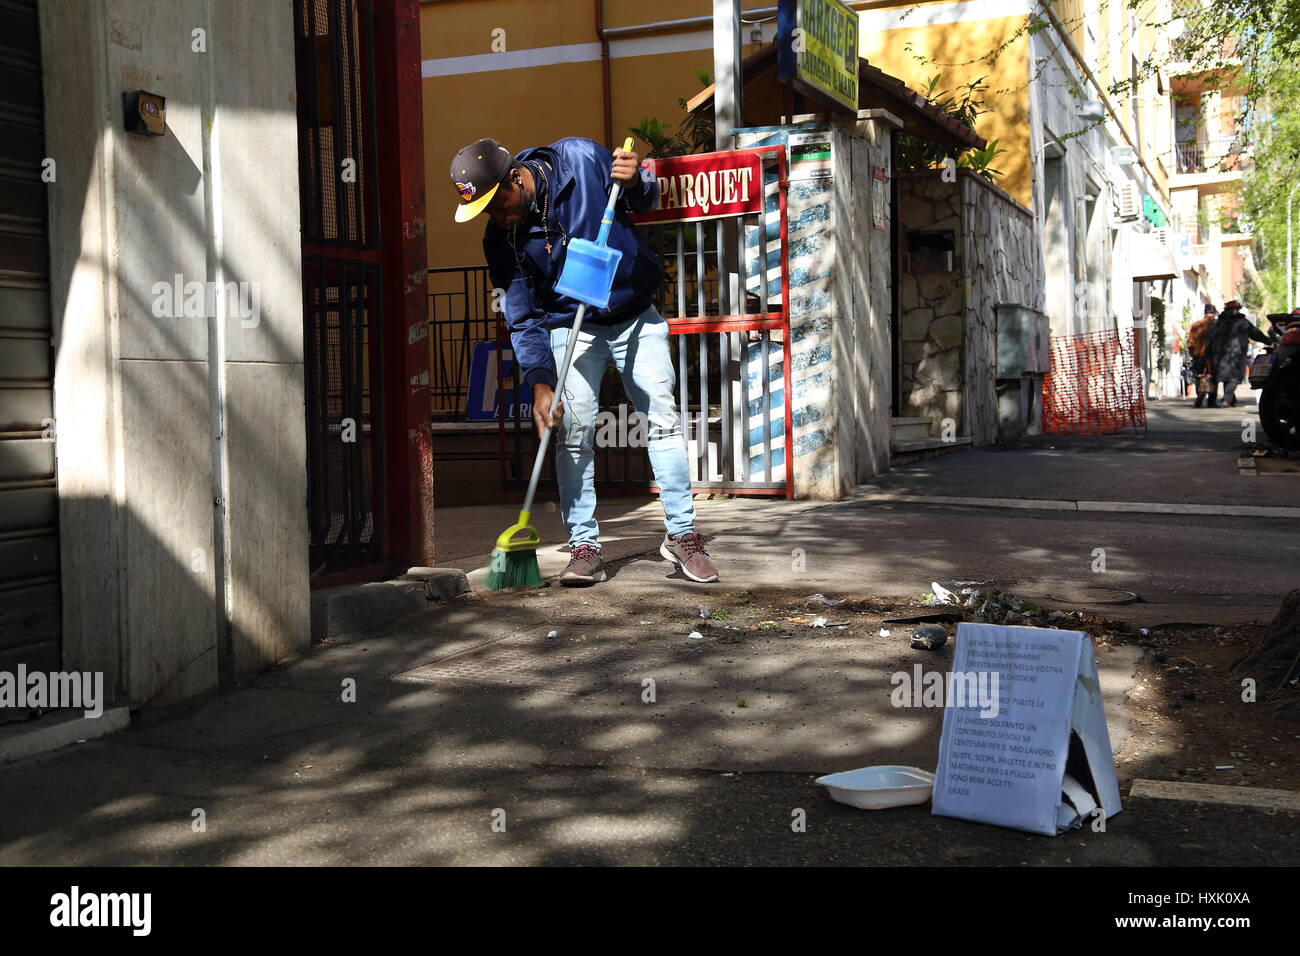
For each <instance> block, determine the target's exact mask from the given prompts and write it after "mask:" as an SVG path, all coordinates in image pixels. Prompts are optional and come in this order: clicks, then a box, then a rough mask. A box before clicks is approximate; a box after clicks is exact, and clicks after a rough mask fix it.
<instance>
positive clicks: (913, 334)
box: [899, 169, 1044, 445]
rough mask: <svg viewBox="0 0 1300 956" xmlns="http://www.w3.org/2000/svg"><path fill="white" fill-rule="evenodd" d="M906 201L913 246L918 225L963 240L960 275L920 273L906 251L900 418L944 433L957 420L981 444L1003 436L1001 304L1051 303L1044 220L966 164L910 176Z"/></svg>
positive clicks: (956, 268)
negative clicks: (998, 379) (924, 421)
mask: <svg viewBox="0 0 1300 956" xmlns="http://www.w3.org/2000/svg"><path fill="white" fill-rule="evenodd" d="M949 180H951V181H949ZM899 207H900V215H901V218H902V224H901V227H900V236H899V242H900V243H903V244H904V245H903V248H904V249H906V242H907V236H906V234H907V233H908V232H912V231H919V230H939V229H951V230H953V232H954V233H955V237H956V240H957V249H956V253H955V255H954V260H953V270H952V271H951V272H929V273H914V272H912V271H911V269H910V268H909V267H908V260H907V256H906V255H904V256H903V270H902V275H901V277H900V280H899V290H900V301H899V309H900V315H899V339H900V348H899V352H900V363H901V368H900V399H901V404H900V408H899V414H900V415H901V416H903V417H919V418H928V419H929V420H930V421H931V423H932V425H931V428H932V431H933V432H935V433H936V436H937V434H938V433H939V431H940V429H941V428H942V423H943V421H944V419H952V420H953V421H955V422H956V425H957V433H958V434H959V435H969V436H970V437H971V439H972V440H973V443H974V444H976V445H985V444H988V443H990V442H993V441H996V440H997V432H998V416H997V395H996V392H995V385H994V375H995V374H996V360H997V328H996V322H997V311H996V306H998V305H1002V304H1016V305H1025V306H1029V307H1030V308H1034V309H1039V310H1042V309H1043V298H1044V282H1043V263H1042V256H1041V255H1040V253H1039V250H1038V248H1037V245H1036V231H1035V225H1034V217H1033V215H1032V214H1031V213H1030V212H1029V210H1028V209H1026V208H1025V207H1024V206H1022V205H1021V204H1020V203H1018V202H1016V200H1015V199H1013V198H1011V196H1009V195H1008V194H1007V193H1005V192H1004V191H1002V190H1001V189H999V188H998V187H996V186H994V185H993V184H992V183H990V182H988V181H987V180H986V179H983V178H982V177H980V176H978V175H976V174H974V173H972V172H970V171H968V170H964V169H963V170H956V171H955V173H954V174H950V175H949V176H948V177H945V176H944V175H943V174H942V172H941V171H939V170H929V171H925V172H918V173H907V174H905V175H902V176H900V177H899Z"/></svg>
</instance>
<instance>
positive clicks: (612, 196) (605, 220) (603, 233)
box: [596, 136, 632, 246]
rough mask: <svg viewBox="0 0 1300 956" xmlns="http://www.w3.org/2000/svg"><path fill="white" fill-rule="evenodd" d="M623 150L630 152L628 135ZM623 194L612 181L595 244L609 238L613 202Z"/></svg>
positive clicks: (630, 140) (599, 244)
mask: <svg viewBox="0 0 1300 956" xmlns="http://www.w3.org/2000/svg"><path fill="white" fill-rule="evenodd" d="M623 152H625V153H630V152H632V137H631V136H629V137H628V138H627V139H625V140H624V141H623ZM622 194H623V190H622V189H621V188H620V187H619V185H618V183H614V184H613V185H612V186H610V188H609V202H607V203H606V204H605V215H604V217H602V218H601V220H600V232H599V233H597V235H596V245H598V246H603V245H604V244H605V241H606V240H607V239H609V229H610V226H612V225H614V204H615V203H617V202H618V197H619V196H621V195H622Z"/></svg>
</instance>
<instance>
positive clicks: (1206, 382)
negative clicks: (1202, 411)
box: [1187, 302, 1217, 408]
mask: <svg viewBox="0 0 1300 956" xmlns="http://www.w3.org/2000/svg"><path fill="white" fill-rule="evenodd" d="M1216 312H1217V310H1216V309H1215V308H1214V303H1212V302H1207V303H1205V314H1204V315H1202V316H1201V318H1200V319H1198V320H1197V321H1195V322H1193V323H1192V327H1191V328H1190V329H1188V330H1187V354H1188V355H1189V356H1190V358H1191V363H1192V370H1191V371H1192V380H1193V381H1194V382H1195V383H1196V407H1197V408H1200V407H1201V406H1202V405H1203V404H1205V399H1206V398H1207V397H1208V396H1209V394H1210V386H1211V384H1212V383H1213V376H1211V375H1210V374H1209V367H1208V366H1209V363H1208V361H1207V360H1206V357H1205V352H1206V350H1207V349H1208V348H1209V341H1210V329H1211V328H1212V327H1213V326H1214V317H1215V314H1216Z"/></svg>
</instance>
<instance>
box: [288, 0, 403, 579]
mask: <svg viewBox="0 0 1300 956" xmlns="http://www.w3.org/2000/svg"><path fill="white" fill-rule="evenodd" d="M294 15H295V27H296V50H295V54H296V70H297V76H298V153H299V184H300V189H301V206H302V273H303V318H304V353H305V359H304V362H305V366H306V385H307V462H308V466H307V473H308V497H307V508H308V515H309V527H310V535H311V540H310V550H309V554H310V566H311V570H312V575H313V579H314V583H320V580H321V579H322V576H323V575H326V574H330V575H333V577H332V578H331V581H335V580H338V578H337V573H338V572H361V573H362V576H364V575H365V574H366V573H367V572H369V571H374V570H378V566H379V562H380V560H381V558H382V556H383V552H384V548H385V541H384V535H383V530H384V528H385V526H386V523H385V520H384V517H385V512H384V509H385V500H384V489H385V474H384V463H385V459H384V447H383V446H384V427H383V426H384V408H383V402H382V395H383V363H382V354H381V348H380V343H381V338H382V336H381V330H382V328H383V315H382V296H381V294H380V292H381V289H382V284H383V268H382V264H381V260H380V248H379V191H378V186H377V182H376V168H375V167H376V157H377V149H376V144H375V72H374V59H375V57H374V11H373V9H372V4H371V3H370V2H368V0H294Z"/></svg>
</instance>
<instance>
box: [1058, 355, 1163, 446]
mask: <svg viewBox="0 0 1300 956" xmlns="http://www.w3.org/2000/svg"><path fill="white" fill-rule="evenodd" d="M1136 337H1137V333H1136V332H1134V333H1132V334H1129V333H1127V332H1119V331H1109V332H1089V333H1087V334H1085V335H1060V336H1054V337H1053V338H1052V342H1051V351H1052V367H1051V372H1049V373H1048V375H1047V377H1046V378H1045V379H1044V380H1043V431H1045V432H1050V433H1052V434H1056V435H1064V434H1080V435H1105V434H1109V433H1111V432H1117V431H1121V430H1123V429H1125V428H1128V427H1130V426H1131V427H1133V428H1145V427H1146V424H1147V409H1146V401H1145V397H1144V395H1143V385H1142V369H1141V367H1140V366H1139V364H1138V359H1137V341H1136Z"/></svg>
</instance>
